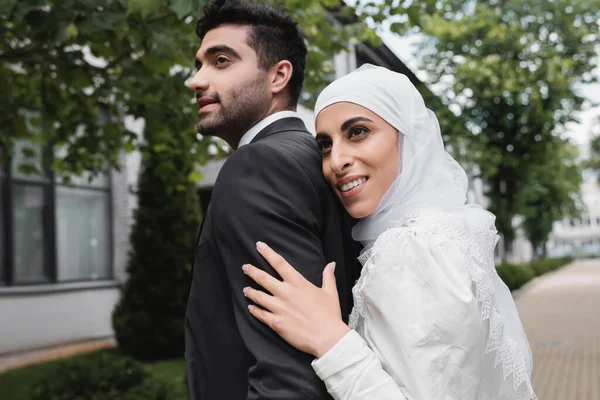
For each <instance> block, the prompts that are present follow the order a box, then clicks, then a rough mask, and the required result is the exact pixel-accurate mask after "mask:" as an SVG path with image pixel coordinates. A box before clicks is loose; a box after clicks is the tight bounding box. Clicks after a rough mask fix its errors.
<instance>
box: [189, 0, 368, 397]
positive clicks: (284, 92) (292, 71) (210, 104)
mask: <svg viewBox="0 0 600 400" xmlns="http://www.w3.org/2000/svg"><path fill="white" fill-rule="evenodd" d="M197 35H198V36H199V37H200V39H201V46H200V49H199V50H198V52H197V53H196V66H197V69H198V70H197V72H196V74H195V75H194V77H193V79H192V80H191V82H190V88H191V89H192V90H193V91H194V92H195V93H196V98H197V102H198V107H199V119H200V122H199V123H198V131H199V132H200V133H201V134H203V135H212V136H217V137H220V138H222V139H224V140H225V141H226V142H227V143H228V144H229V145H230V146H231V147H232V148H233V149H234V150H235V151H234V152H233V154H232V155H231V156H229V158H228V160H227V162H226V163H225V165H224V166H223V168H222V170H221V172H220V174H219V177H218V179H217V181H216V183H215V186H214V189H213V193H212V200H211V203H210V206H209V208H208V211H207V213H206V216H205V219H204V222H203V227H202V228H201V233H200V238H199V241H198V243H197V247H196V251H195V254H194V266H193V272H192V283H191V287H190V293H189V298H188V305H187V310H186V317H185V346H186V364H187V374H188V382H189V391H190V399H191V400H242V399H264V400H266V399H271V400H275V399H286V400H288V399H289V400H292V399H298V400H300V399H328V398H330V397H329V395H328V394H327V391H326V389H325V387H324V385H323V383H322V382H321V381H320V380H319V379H318V378H317V376H316V375H315V373H314V372H313V370H312V368H311V365H310V363H311V361H312V357H311V356H309V355H308V354H305V353H302V352H300V351H298V350H296V349H294V348H293V347H291V346H289V345H288V344H287V343H286V342H284V341H283V340H282V339H281V338H280V337H279V336H278V335H277V334H275V333H274V332H273V331H272V330H271V329H270V328H269V327H267V326H266V325H263V324H262V323H261V322H259V321H258V320H256V319H255V318H254V317H252V315H251V314H250V313H249V312H248V309H247V306H248V304H249V301H248V300H247V299H246V298H245V297H244V295H243V293H242V289H243V288H244V287H245V286H249V285H252V283H251V280H250V279H248V278H247V277H246V276H245V275H244V273H243V271H242V265H243V264H245V263H252V264H254V265H256V266H259V267H261V268H263V269H264V270H266V271H267V272H269V273H271V274H272V275H276V273H275V272H274V270H273V269H272V268H271V267H270V266H269V264H268V263H266V262H265V261H264V260H263V259H262V258H261V257H260V255H259V254H258V252H257V251H256V247H255V245H256V242H257V241H263V242H265V243H267V244H269V245H270V246H272V247H273V249H274V250H276V251H277V252H279V253H280V254H281V255H282V256H284V257H285V258H286V259H287V260H288V261H289V262H290V263H291V264H292V265H294V266H295V267H296V268H297V269H298V270H299V271H300V272H301V273H302V274H303V275H304V276H305V277H306V278H307V279H309V280H310V281H311V282H312V283H313V284H315V285H318V286H320V285H321V277H322V272H323V268H324V267H325V265H326V264H327V263H328V262H330V261H336V262H337V264H338V266H339V267H338V268H337V269H336V271H335V273H336V278H337V282H338V291H339V293H340V303H341V307H342V315H343V316H344V318H345V319H347V317H348V313H349V311H350V309H351V307H352V294H351V288H352V285H353V284H354V282H355V280H356V279H357V278H358V274H359V267H358V264H357V261H356V253H355V249H354V243H353V242H352V240H351V237H350V235H349V224H348V222H349V221H348V217H347V215H346V214H345V212H344V211H343V210H342V209H341V206H340V204H339V202H338V201H337V199H336V198H335V197H334V194H333V192H332V191H331V190H330V188H329V187H328V185H327V183H326V181H325V179H324V178H323V175H322V171H321V155H320V153H319V149H318V147H317V145H316V143H315V140H314V138H313V137H312V135H311V134H310V133H309V132H308V131H307V130H306V127H305V126H304V124H303V122H302V120H301V119H300V118H299V117H298V115H297V114H296V112H295V110H296V105H297V102H298V98H299V96H300V93H301V91H302V85H303V80H304V68H305V65H306V45H305V43H304V39H303V37H302V35H301V34H300V32H299V30H298V27H297V25H296V24H295V23H294V22H293V21H292V20H291V19H290V17H289V16H286V15H285V14H283V13H281V12H280V11H277V10H275V9H273V8H271V7H270V6H267V5H265V4H263V3H259V2H250V1H233V0H230V1H227V0H225V1H223V0H221V1H213V2H211V3H209V4H208V5H207V6H206V7H205V9H204V16H203V18H202V19H201V20H200V21H199V22H198V26H197Z"/></svg>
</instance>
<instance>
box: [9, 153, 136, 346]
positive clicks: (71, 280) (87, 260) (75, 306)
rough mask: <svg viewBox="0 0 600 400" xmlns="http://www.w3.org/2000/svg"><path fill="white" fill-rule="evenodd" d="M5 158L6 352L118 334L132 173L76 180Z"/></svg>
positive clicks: (113, 173) (18, 159)
mask: <svg viewBox="0 0 600 400" xmlns="http://www.w3.org/2000/svg"><path fill="white" fill-rule="evenodd" d="M23 146H27V147H30V148H31V147H33V148H34V150H36V154H37V155H38V158H37V160H36V163H37V164H38V166H41V165H42V162H41V154H42V150H46V151H48V150H50V149H41V148H40V147H39V146H37V148H36V146H35V144H33V145H32V144H27V145H25V144H23V143H21V144H19V146H18V148H17V149H16V152H15V158H14V159H13V161H12V163H11V165H0V354H6V353H12V352H17V351H21V350H26V349H32V348H37V347H44V346H48V345H53V344H57V343H65V342H76V341H80V340H83V339H89V338H101V337H107V336H111V335H112V328H111V313H112V309H113V306H114V305H115V303H116V302H117V300H118V298H119V280H120V279H122V278H123V277H124V267H125V261H126V257H127V249H128V241H129V237H128V236H129V227H128V225H127V216H128V203H127V201H128V200H127V194H128V189H127V179H126V175H125V174H123V173H117V172H110V173H108V174H106V175H104V176H100V177H97V178H96V179H94V180H93V181H92V182H88V179H87V178H86V177H83V178H76V179H74V181H73V182H72V184H70V185H66V184H64V183H62V182H60V181H58V180H57V179H55V178H54V177H53V175H52V173H51V171H42V173H41V174H38V175H25V174H22V173H20V172H19V171H18V169H17V166H18V165H19V164H20V163H21V161H22V160H21V159H20V155H21V149H20V147H23Z"/></svg>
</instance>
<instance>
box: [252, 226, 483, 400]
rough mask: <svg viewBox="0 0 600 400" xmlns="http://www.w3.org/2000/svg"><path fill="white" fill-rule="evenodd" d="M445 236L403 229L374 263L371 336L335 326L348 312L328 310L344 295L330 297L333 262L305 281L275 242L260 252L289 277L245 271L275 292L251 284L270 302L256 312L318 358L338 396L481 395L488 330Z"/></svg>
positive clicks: (365, 291) (367, 313)
mask: <svg viewBox="0 0 600 400" xmlns="http://www.w3.org/2000/svg"><path fill="white" fill-rule="evenodd" d="M438 239H439V238H436V237H433V236H419V237H416V236H413V235H412V234H411V233H405V234H402V235H400V236H399V237H398V238H395V239H394V240H393V241H391V242H390V243H391V245H390V246H389V247H390V248H389V249H384V250H383V251H382V252H381V253H380V255H379V256H378V257H377V262H376V263H372V264H370V265H369V264H367V266H366V267H365V268H366V270H365V271H364V273H365V274H366V276H365V278H364V279H363V280H362V287H360V288H359V289H360V291H361V292H362V295H363V296H364V303H365V310H364V331H365V335H364V336H365V338H366V340H363V338H362V337H360V336H359V335H358V334H357V333H356V332H353V331H352V332H348V330H346V331H345V333H343V334H342V332H343V331H340V330H337V328H335V327H337V326H339V325H338V324H337V322H335V321H341V318H339V319H338V317H337V316H336V315H335V314H334V313H332V312H330V310H332V309H333V307H332V304H334V301H333V300H332V299H335V302H337V294H335V295H334V293H333V292H331V293H330V294H329V295H328V294H327V287H328V285H329V282H331V278H332V274H331V271H330V268H326V269H325V271H324V288H318V287H316V286H314V285H312V284H307V283H306V282H305V281H303V280H302V279H297V277H296V276H295V275H294V273H293V271H294V269H293V267H291V266H290V265H289V264H287V263H286V262H285V260H283V259H281V258H280V257H279V258H278V256H277V255H276V254H273V253H271V252H272V250H270V249H268V248H267V251H266V252H265V251H264V250H263V251H261V254H262V255H263V256H264V257H265V258H266V259H267V261H269V262H270V263H271V264H272V265H273V264H275V265H273V266H274V268H275V269H276V270H277V272H278V273H279V274H280V276H281V277H282V279H283V281H279V280H277V279H274V278H272V277H269V278H271V279H272V280H269V279H268V278H267V277H266V276H262V274H261V271H260V270H258V269H256V268H253V267H251V266H250V267H248V268H246V273H247V274H248V275H249V276H250V277H251V278H252V279H255V280H256V281H257V282H258V283H259V284H261V286H263V287H265V289H267V290H268V291H269V292H270V293H271V294H272V295H269V294H266V293H263V292H258V291H254V290H250V291H247V296H248V297H249V298H250V299H251V300H253V301H255V302H256V303H257V304H259V305H260V306H262V307H264V308H265V309H260V308H258V307H251V312H252V314H253V315H255V316H256V317H257V318H259V319H260V320H261V321H263V322H265V323H267V324H268V325H269V326H271V327H272V328H273V329H274V330H275V331H276V332H277V333H278V334H280V335H281V336H282V337H283V338H284V339H285V340H286V341H288V342H289V343H290V344H292V345H293V346H295V347H297V348H299V349H301V350H303V351H306V352H309V353H311V354H313V355H315V356H316V357H318V359H317V360H315V361H314V362H313V368H314V369H315V371H316V372H317V374H318V375H319V377H320V378H321V379H322V380H323V381H324V382H325V384H326V385H327V388H328V391H329V393H330V394H331V395H332V396H333V397H334V398H336V399H347V400H356V399H362V398H374V399H404V398H407V399H411V400H412V399H415V400H417V399H418V400H429V399H438V398H444V399H456V400H458V399H460V400H468V399H476V398H477V384H478V382H479V374H480V371H481V370H482V368H481V363H482V362H483V359H484V349H485V338H486V333H487V327H486V325H485V321H483V320H482V319H481V314H480V310H479V307H478V303H477V299H476V298H475V296H474V294H473V292H472V290H471V280H470V277H469V275H468V273H467V271H466V269H465V266H464V265H462V264H461V263H463V264H464V262H465V260H464V255H463V254H462V253H461V252H460V251H458V249H456V248H455V247H452V246H449V247H448V246H447V245H446V244H447V242H446V243H440V241H439V240H438ZM309 285H311V286H309ZM333 286H334V287H335V285H333ZM335 305H336V306H337V304H335ZM337 309H338V312H339V306H337ZM332 343H333V345H331V344H332ZM324 350H326V352H325V353H323V351H324Z"/></svg>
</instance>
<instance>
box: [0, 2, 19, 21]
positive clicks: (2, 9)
mask: <svg viewBox="0 0 600 400" xmlns="http://www.w3.org/2000/svg"><path fill="white" fill-rule="evenodd" d="M16 4H17V0H2V1H1V2H0V17H2V16H8V15H10V14H11V13H12V11H13V8H14V7H15V5H16Z"/></svg>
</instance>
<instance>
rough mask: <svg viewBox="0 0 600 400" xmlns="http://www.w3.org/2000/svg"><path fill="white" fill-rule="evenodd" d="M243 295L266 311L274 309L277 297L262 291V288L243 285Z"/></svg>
mask: <svg viewBox="0 0 600 400" xmlns="http://www.w3.org/2000/svg"><path fill="white" fill-rule="evenodd" d="M244 296H246V297H247V298H248V299H250V300H252V301H253V302H254V303H256V304H258V305H259V306H261V307H262V308H264V309H266V310H268V311H271V312H273V311H276V308H277V299H276V298H275V297H273V296H271V295H270V294H267V293H265V292H263V291H262V290H256V289H253V288H251V287H245V288H244Z"/></svg>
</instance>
